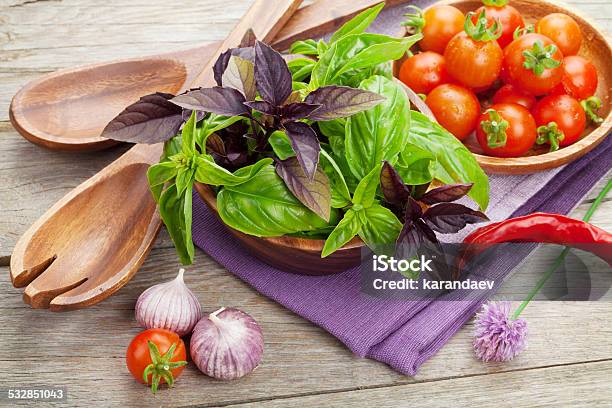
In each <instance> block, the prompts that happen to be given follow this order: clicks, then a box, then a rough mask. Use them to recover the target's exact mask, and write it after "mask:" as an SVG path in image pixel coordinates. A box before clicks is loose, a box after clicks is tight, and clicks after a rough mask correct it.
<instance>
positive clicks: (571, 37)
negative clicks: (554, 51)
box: [536, 13, 582, 56]
mask: <svg viewBox="0 0 612 408" xmlns="http://www.w3.org/2000/svg"><path fill="white" fill-rule="evenodd" d="M536 31H537V32H538V33H540V34H542V35H545V36H546V37H548V38H550V39H551V40H552V41H553V42H554V43H555V44H557V45H558V46H559V49H560V50H561V52H562V53H563V55H565V56H570V55H576V54H578V51H580V46H581V45H582V32H581V31H580V26H579V25H578V23H577V22H576V20H574V19H573V18H571V17H570V16H568V15H566V14H562V13H553V14H549V15H547V16H546V17H544V18H542V19H541V20H540V21H538V23H537V24H536Z"/></svg>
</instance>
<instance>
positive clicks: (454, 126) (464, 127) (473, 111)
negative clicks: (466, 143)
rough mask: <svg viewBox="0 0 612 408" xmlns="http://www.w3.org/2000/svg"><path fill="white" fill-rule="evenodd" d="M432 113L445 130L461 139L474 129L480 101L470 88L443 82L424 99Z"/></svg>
mask: <svg viewBox="0 0 612 408" xmlns="http://www.w3.org/2000/svg"><path fill="white" fill-rule="evenodd" d="M425 103H426V104H427V106H429V109H431V111H432V113H433V114H434V116H435V117H436V119H437V120H438V122H439V123H440V125H442V127H444V128H445V129H446V130H448V131H449V132H451V133H452V134H453V135H455V137H457V139H459V140H463V139H465V138H466V137H468V136H469V135H470V133H472V132H473V131H474V128H475V127H476V121H477V120H478V115H480V102H479V101H478V98H477V97H476V95H475V94H474V92H472V91H471V90H469V89H467V88H464V87H462V86H460V85H455V84H443V85H440V86H439V87H437V88H436V89H434V90H433V91H431V93H430V94H429V95H428V96H427V99H425Z"/></svg>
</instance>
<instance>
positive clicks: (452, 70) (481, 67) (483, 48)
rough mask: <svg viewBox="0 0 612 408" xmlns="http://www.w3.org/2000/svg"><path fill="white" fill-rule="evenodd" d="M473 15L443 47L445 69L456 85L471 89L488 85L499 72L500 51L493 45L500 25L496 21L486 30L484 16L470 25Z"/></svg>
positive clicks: (501, 55) (501, 61)
mask: <svg viewBox="0 0 612 408" xmlns="http://www.w3.org/2000/svg"><path fill="white" fill-rule="evenodd" d="M474 15H475V14H474V13H469V14H468V17H467V18H466V20H465V27H464V31H463V32H461V33H459V34H457V35H456V36H454V37H453V39H452V40H450V42H449V43H448V45H447V46H446V50H445V51H444V58H445V59H446V69H447V70H448V73H449V74H450V76H451V77H452V78H454V79H455V80H457V81H458V82H459V83H460V84H462V85H464V86H467V87H469V88H473V89H486V88H487V87H489V86H490V85H492V84H493V83H494V82H495V81H496V80H497V78H498V77H499V74H500V72H501V69H502V65H503V64H502V63H503V59H504V52H503V51H502V49H501V47H500V46H499V44H498V43H497V41H496V40H497V39H498V38H499V36H500V35H501V26H500V25H499V24H498V23H497V22H496V23H495V24H494V25H493V26H492V27H489V28H487V25H488V22H487V18H486V15H485V13H481V14H480V15H479V16H478V18H477V22H476V23H474V22H473V20H472V19H473V18H474Z"/></svg>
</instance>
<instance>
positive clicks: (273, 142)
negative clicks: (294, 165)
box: [268, 130, 295, 160]
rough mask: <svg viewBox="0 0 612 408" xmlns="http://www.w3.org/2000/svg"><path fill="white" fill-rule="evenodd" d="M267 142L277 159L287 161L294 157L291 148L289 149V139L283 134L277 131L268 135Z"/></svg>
mask: <svg viewBox="0 0 612 408" xmlns="http://www.w3.org/2000/svg"><path fill="white" fill-rule="evenodd" d="M268 142H269V143H270V146H272V150H273V151H274V153H275V154H276V156H277V157H278V158H279V159H281V160H287V159H288V158H290V157H293V156H295V152H294V151H293V147H291V142H290V141H289V138H288V137H287V134H286V133H285V132H282V131H280V130H277V131H276V132H274V133H272V134H271V135H270V138H269V139H268Z"/></svg>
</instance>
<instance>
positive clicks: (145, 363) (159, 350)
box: [125, 329, 187, 393]
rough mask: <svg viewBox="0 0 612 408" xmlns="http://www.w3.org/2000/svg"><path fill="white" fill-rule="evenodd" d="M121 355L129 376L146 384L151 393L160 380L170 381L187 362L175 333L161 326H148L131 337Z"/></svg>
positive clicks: (161, 381) (154, 390)
mask: <svg viewBox="0 0 612 408" xmlns="http://www.w3.org/2000/svg"><path fill="white" fill-rule="evenodd" d="M125 359H126V363H127V367H128V370H130V373H131V374H132V376H133V377H134V378H135V379H136V380H137V381H139V382H141V383H143V384H150V385H151V390H152V391H153V393H155V392H156V391H157V387H158V386H159V384H160V383H167V384H168V385H169V386H172V385H173V384H174V380H175V379H176V378H177V377H178V376H179V375H181V373H182V371H183V369H184V368H185V367H184V366H185V365H186V364H187V361H186V360H187V353H186V351H185V343H184V342H183V340H181V338H180V337H179V336H178V334H176V333H174V332H171V331H170V330H165V329H149V330H145V331H143V332H142V333H140V334H138V335H137V336H136V337H134V339H132V342H131V343H130V345H129V346H128V348H127V352H126V356H125ZM145 373H146V377H147V380H146V381H145Z"/></svg>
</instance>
